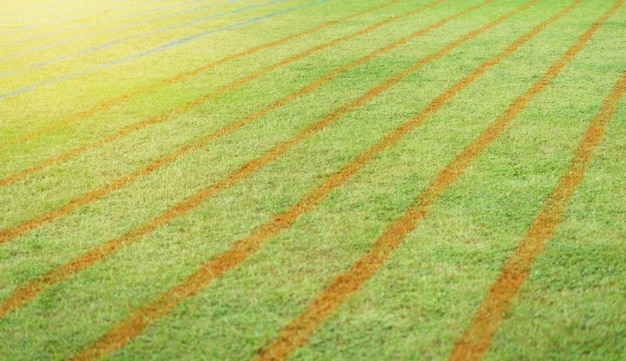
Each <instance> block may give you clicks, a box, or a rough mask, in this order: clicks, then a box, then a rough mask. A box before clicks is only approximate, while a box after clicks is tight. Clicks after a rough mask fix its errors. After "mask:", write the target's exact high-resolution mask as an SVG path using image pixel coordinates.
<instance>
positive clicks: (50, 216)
mask: <svg viewBox="0 0 626 361" xmlns="http://www.w3.org/2000/svg"><path fill="white" fill-rule="evenodd" d="M444 1H446V0H437V1H435V2H432V3H430V4H428V5H425V6H422V7H420V8H417V9H414V10H411V11H409V12H407V13H404V14H401V15H396V16H393V17H390V18H387V19H386V20H384V21H382V22H379V23H377V24H374V25H372V26H370V27H367V28H365V29H362V30H361V31H371V30H373V29H374V28H379V27H381V26H384V25H387V24H389V23H391V22H393V21H396V20H399V19H401V18H405V17H409V16H413V15H415V14H418V13H420V12H422V11H425V10H427V9H429V8H432V7H434V6H436V5H438V4H440V3H442V2H444ZM466 12H467V10H463V11H461V12H459V13H457V14H455V15H452V16H450V17H448V18H446V19H443V20H440V21H438V22H437V23H435V24H433V25H430V26H428V27H427V28H425V29H422V30H419V31H416V32H414V33H413V34H411V35H408V36H406V37H404V38H401V39H399V40H397V41H395V42H393V43H391V44H389V45H387V46H384V47H382V48H380V49H378V50H375V51H373V52H372V53H370V54H368V55H366V56H363V57H361V58H359V59H357V60H354V61H352V62H350V63H349V64H347V65H344V66H341V67H339V68H337V69H335V70H333V71H331V72H329V73H327V74H325V75H323V76H321V77H320V78H318V79H316V80H314V81H313V82H311V83H309V84H307V85H306V86H304V87H303V88H301V89H299V90H297V91H295V92H293V93H291V94H288V95H286V96H284V97H282V98H280V99H278V100H275V101H273V102H272V103H270V104H269V105H267V106H265V107H262V108H261V109H259V110H257V111H255V112H253V113H252V114H250V115H248V116H247V117H245V118H242V119H240V120H238V121H235V122H233V123H230V124H227V125H225V126H223V127H221V128H219V129H217V130H215V131H214V132H212V133H210V134H207V135H205V136H202V137H199V138H196V139H195V140H193V141H192V142H190V143H188V144H185V145H183V146H182V147H181V148H179V149H178V150H177V151H175V152H172V153H170V154H168V155H166V156H164V157H161V158H159V159H157V160H155V161H153V162H151V163H149V164H147V165H145V166H144V167H142V168H140V169H138V170H136V171H134V172H132V173H130V174H126V175H124V176H121V177H119V178H117V179H116V180H114V181H113V182H110V183H108V184H106V185H104V186H102V187H100V188H97V189H94V190H92V191H89V192H87V193H85V194H83V195H82V196H79V197H76V198H74V199H72V200H70V201H68V202H67V203H66V204H65V205H63V206H61V207H59V208H57V209H55V210H51V211H49V212H46V213H44V214H41V215H39V216H36V217H34V218H31V219H29V220H27V221H24V222H22V223H20V224H18V225H16V226H14V227H10V228H5V229H2V230H0V246H1V245H3V244H5V243H7V242H9V241H11V240H12V239H14V238H16V237H18V236H20V235H22V234H24V233H26V232H28V231H31V230H33V229H35V228H37V227H40V226H42V225H44V224H47V223H49V222H51V221H53V220H54V219H56V218H58V217H60V216H63V215H66V214H69V213H71V212H73V211H74V210H76V209H78V208H79V207H81V206H83V205H85V204H88V203H91V202H94V201H96V200H98V199H100V198H102V197H104V196H105V195H107V194H109V193H111V192H113V191H115V190H118V189H120V188H122V187H124V186H126V185H128V184H130V183H132V182H134V181H136V180H137V179H138V178H140V177H144V176H147V175H149V174H150V173H152V172H154V171H156V170H158V169H159V168H161V167H163V166H165V165H167V164H170V163H172V162H175V161H176V160H177V159H178V158H179V157H181V156H183V155H185V154H188V153H191V152H193V151H195V150H197V149H200V148H202V147H204V146H206V145H207V144H208V143H209V142H210V141H211V140H214V139H217V138H219V137H223V136H226V135H228V134H230V133H232V132H234V131H235V130H237V129H239V128H241V127H243V126H245V125H247V124H250V123H252V122H254V121H255V120H256V119H258V118H260V117H261V116H263V115H265V114H267V113H268V112H270V111H272V110H273V109H276V108H278V107H282V106H284V105H285V104H287V103H289V102H291V101H292V100H295V99H297V98H299V97H301V96H303V95H305V94H308V93H310V92H312V91H313V90H315V89H317V88H319V87H320V86H322V85H324V84H326V83H327V82H329V81H331V80H332V79H333V78H335V77H336V76H337V75H339V74H341V73H343V72H345V71H347V70H349V69H351V68H354V67H356V66H358V65H360V64H363V63H365V62H366V61H368V60H370V59H373V58H375V57H377V56H379V55H381V54H383V53H385V52H387V51H390V50H392V49H394V48H396V47H398V46H400V45H401V44H404V43H407V42H409V41H410V40H413V39H415V38H417V37H420V36H423V35H425V34H427V33H429V32H431V31H433V30H435V29H437V28H439V27H441V26H443V25H445V24H446V23H447V22H449V21H451V20H453V19H455V18H457V17H459V16H461V15H463V14H465V13H466ZM355 34H357V33H354V34H352V35H355ZM352 35H348V36H352ZM341 39H342V38H338V39H335V40H334V41H339V40H341Z"/></svg>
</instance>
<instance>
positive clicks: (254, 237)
mask: <svg viewBox="0 0 626 361" xmlns="http://www.w3.org/2000/svg"><path fill="white" fill-rule="evenodd" d="M579 1H580V0H578V1H576V2H579ZM532 3H534V1H533V2H530V3H529V4H528V5H527V6H524V7H523V8H527V7H528V6H530V4H532ZM523 8H519V9H517V10H515V11H514V12H512V13H510V14H508V15H506V16H507V17H508V16H512V15H513V14H514V13H515V12H518V11H521V10H522V9H523ZM499 22H500V21H499V20H497V21H496V22H494V23H492V24H494V25H495V24H496V23H499ZM487 28H489V26H486V27H484V29H485V30H486V29H487ZM537 31H538V30H537ZM517 47H519V45H518V46H517ZM470 82H471V81H466V82H463V83H464V84H465V86H467V85H469V83H470ZM462 88H463V87H460V88H455V89H456V92H459V91H461V89H462ZM453 95H454V94H453V93H449V94H447V97H446V96H443V95H442V96H440V97H439V98H438V99H437V100H435V101H433V103H432V104H431V106H429V107H427V108H425V109H424V110H423V111H422V113H421V114H422V115H421V116H420V118H421V120H419V119H417V118H416V119H413V120H411V121H408V122H407V123H405V124H403V125H401V126H399V127H398V128H397V129H396V130H395V131H394V132H392V133H390V134H388V135H387V136H385V137H384V138H383V139H382V140H381V141H380V142H378V143H377V144H376V145H374V146H372V147H371V148H370V149H368V150H367V151H365V152H364V153H362V154H361V155H359V156H358V157H357V158H356V159H355V160H354V161H352V162H351V163H350V164H348V165H346V166H345V167H344V168H343V169H342V170H341V171H340V172H338V173H336V174H334V175H333V176H331V177H330V178H328V179H327V180H326V181H325V182H324V183H323V184H322V185H320V186H319V187H317V188H315V189H313V190H312V191H310V192H309V193H308V194H307V195H305V196H304V197H303V198H302V199H301V200H300V201H299V202H298V203H297V204H295V205H294V206H292V207H291V208H290V209H288V210H286V211H284V212H282V213H281V214H279V215H277V216H275V217H274V218H273V219H272V220H271V221H270V222H268V223H266V224H264V225H262V226H260V227H258V228H257V229H256V231H254V232H253V233H252V234H251V235H250V236H248V237H246V238H244V239H241V240H239V241H238V242H237V243H235V245H234V246H233V247H232V248H231V249H230V250H229V251H227V252H225V253H223V254H221V255H220V256H218V257H217V258H216V259H214V260H212V261H210V262H209V263H207V264H205V265H204V266H202V267H201V268H200V269H198V270H197V271H196V272H195V273H194V274H193V275H191V276H190V277H189V278H188V279H187V280H185V281H184V282H182V283H180V284H178V285H176V286H175V287H173V288H172V289H170V290H169V291H168V292H166V293H165V294H163V295H162V296H160V297H159V298H158V299H157V300H155V301H154V302H153V303H151V304H149V305H147V306H145V307H144V308H142V309H140V310H138V311H136V312H134V313H133V314H131V315H129V316H128V317H127V318H126V319H125V320H124V321H122V322H121V323H120V324H119V325H118V326H116V327H115V328H113V329H111V330H110V331H109V332H107V333H106V334H105V335H104V336H103V337H102V338H101V339H100V340H99V341H98V342H96V343H95V344H93V345H92V346H90V347H88V348H87V349H85V350H83V351H82V352H81V353H80V354H78V355H77V356H76V357H74V358H73V360H88V359H94V358H99V357H102V356H103V355H106V354H108V353H111V352H114V351H115V350H118V349H120V348H121V347H123V346H124V345H125V344H126V343H127V342H128V341H130V340H132V339H134V338H136V337H137V336H138V335H140V334H141V333H142V332H143V331H144V330H145V329H146V328H147V327H148V326H149V325H150V324H151V323H153V322H154V321H155V320H157V319H159V318H161V317H163V316H165V315H167V314H168V313H169V312H171V311H172V310H173V309H174V308H175V307H176V306H177V305H178V304H179V303H181V302H183V301H184V300H185V299H187V298H189V297H192V296H193V295H195V294H196V293H197V292H198V291H199V290H200V289H202V288H203V287H205V286H206V285H207V284H209V283H210V282H212V281H213V280H214V279H216V278H217V277H219V276H220V275H221V274H222V273H224V272H226V271H228V270H229V269H231V268H234V267H236V266H237V265H239V264H240V263H241V262H243V261H244V260H245V259H246V258H247V257H248V256H250V255H251V254H253V253H255V252H257V251H258V250H259V249H260V248H261V247H262V246H263V245H264V244H265V243H266V242H267V241H268V240H269V239H270V238H272V237H273V236H275V235H276V234H278V233H279V232H280V231H282V230H283V229H286V228H288V227H289V226H290V225H291V224H292V223H293V222H294V221H295V220H296V219H297V218H298V217H299V216H300V215H302V214H304V213H306V212H308V211H309V210H311V209H312V208H313V207H315V206H316V205H317V204H319V202H320V201H321V200H322V199H323V198H324V197H326V195H328V194H329V193H330V192H331V191H332V190H333V189H335V188H337V187H338V186H340V185H341V184H343V183H345V182H346V181H347V180H348V179H349V178H350V177H351V176H352V175H354V174H355V173H356V172H358V171H359V170H360V169H361V168H362V167H364V166H365V165H366V164H367V163H369V162H370V161H371V160H372V159H373V158H374V157H375V156H376V154H378V153H380V152H382V151H383V150H384V149H386V148H388V147H389V146H391V145H392V144H393V143H395V142H396V141H397V140H399V139H400V138H401V137H402V136H404V135H405V134H406V133H408V132H410V131H411V130H412V129H415V128H416V127H417V126H419V124H420V123H421V122H422V120H423V118H425V117H427V116H428V115H430V114H432V113H433V112H436V111H437V110H438V109H439V108H440V107H441V106H443V104H444V103H445V101H446V100H447V99H449V98H450V97H452V96H453Z"/></svg>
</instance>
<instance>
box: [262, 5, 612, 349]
mask: <svg viewBox="0 0 626 361" xmlns="http://www.w3.org/2000/svg"><path fill="white" fill-rule="evenodd" d="M622 2H623V0H622ZM620 5H621V4H620ZM616 9H617V8H614V10H616ZM606 18H608V17H603V18H602V19H601V20H600V23H602V22H604V21H605V20H606ZM598 27H599V24H594V26H593V27H592V29H590V30H589V31H587V32H585V33H584V34H583V35H582V36H581V37H580V38H579V39H578V41H577V42H576V43H575V44H574V45H573V46H572V47H571V48H570V49H569V50H568V52H567V53H566V54H565V55H563V56H562V57H561V58H560V59H559V60H557V62H556V63H554V64H553V65H552V66H551V67H550V68H549V69H548V71H547V72H546V73H545V74H544V76H543V77H542V79H540V80H539V81H538V82H537V83H535V84H534V85H533V86H532V87H531V88H530V89H529V90H528V91H527V92H526V93H525V94H524V95H522V96H520V97H519V98H517V99H516V100H515V101H514V102H513V103H512V104H511V105H510V106H509V107H508V109H507V110H506V111H505V112H504V113H503V114H502V115H501V116H500V117H499V118H498V119H497V120H496V122H495V123H493V124H492V126H490V127H489V128H488V129H487V130H486V131H485V132H484V133H482V134H481V136H479V137H478V138H477V139H475V140H474V142H473V143H472V144H470V146H468V147H467V148H465V150H464V151H463V152H462V153H461V154H459V155H458V156H457V157H456V158H455V159H454V160H453V161H452V162H451V163H450V164H448V165H447V166H446V168H444V169H443V170H442V171H441V172H440V173H439V174H438V176H437V178H435V180H434V181H433V182H432V183H430V184H429V185H428V186H427V187H426V188H425V189H424V190H423V191H422V192H421V193H420V195H419V196H418V198H417V200H416V202H414V203H413V204H412V205H411V206H410V207H409V209H408V210H407V211H406V212H405V213H404V214H403V215H402V216H401V217H400V218H398V219H397V220H396V221H395V222H394V223H392V224H391V225H390V226H389V227H387V228H386V229H385V231H384V232H383V234H382V235H381V237H380V238H379V239H378V240H377V241H376V243H375V244H374V246H373V247H372V248H371V249H370V250H369V251H368V252H367V253H366V254H364V255H363V256H362V257H361V258H360V259H359V260H358V261H357V262H355V263H354V264H353V266H352V268H351V269H350V270H348V271H347V272H345V273H343V274H341V275H338V276H337V277H335V279H334V280H333V281H332V282H331V284H330V285H329V286H328V287H327V288H326V289H324V290H323V291H322V292H321V293H320V294H319V295H318V297H317V298H316V299H315V300H314V301H313V302H312V303H311V304H310V305H309V306H308V307H307V309H306V310H305V311H304V312H302V313H301V314H300V315H299V316H298V317H297V318H296V319H294V320H293V321H292V322H290V323H289V324H288V325H287V326H286V327H285V328H284V329H283V330H282V331H281V332H280V333H279V335H278V336H277V338H276V339H275V340H274V341H273V342H272V343H271V344H270V345H269V346H268V347H267V348H265V349H264V350H262V351H261V352H260V353H259V354H258V356H257V358H256V360H284V359H286V358H287V357H288V356H289V355H290V354H291V352H293V351H294V350H295V349H296V348H298V347H302V346H304V345H305V344H306V342H307V340H308V338H309V335H310V334H311V332H313V331H314V330H315V329H317V328H318V327H319V326H320V325H321V323H322V322H323V321H324V320H325V319H326V318H327V317H328V316H330V315H331V314H332V313H333V312H334V311H335V310H336V309H337V307H339V305H340V304H341V303H342V302H343V301H345V300H346V299H347V298H348V297H349V296H350V295H351V294H352V293H353V292H355V291H356V290H358V288H359V287H361V285H363V283H365V282H366V281H367V280H368V279H370V278H371V277H372V276H373V275H374V273H376V272H377V271H378V269H379V268H380V267H381V266H382V265H383V264H384V262H385V261H386V260H387V259H388V258H389V256H390V255H391V253H392V252H393V251H394V250H395V249H396V248H397V247H398V246H399V245H400V244H402V242H403V240H404V237H405V236H406V235H407V234H408V233H409V232H411V231H412V230H413V229H414V228H415V226H416V225H417V223H418V222H419V221H420V220H421V219H422V218H424V216H425V215H426V214H427V213H428V210H429V209H430V206H431V205H432V204H433V202H434V201H436V199H437V198H438V197H439V195H440V194H441V193H442V192H443V191H444V190H445V189H446V188H447V187H448V186H449V185H450V184H452V183H453V182H454V181H455V180H456V179H457V178H458V177H459V176H460V175H461V174H462V172H463V171H464V170H465V169H466V168H467V166H468V165H469V164H470V162H471V161H472V160H473V159H475V158H477V157H478V156H479V155H480V153H481V152H482V150H483V149H485V147H486V146H487V145H489V144H490V143H491V141H493V140H494V139H495V138H496V137H497V135H498V134H499V133H500V132H501V131H502V130H503V129H504V127H505V126H506V125H507V124H508V123H509V122H510V121H511V120H513V119H514V117H515V116H516V115H517V114H519V112H521V110H522V109H523V108H524V107H525V105H526V104H528V102H529V101H530V100H532V98H533V97H534V95H536V94H537V93H538V92H540V91H541V90H543V89H544V88H545V87H546V85H547V84H548V83H549V82H550V81H551V80H552V79H554V77H556V75H557V74H558V73H559V72H560V70H561V69H562V68H563V67H564V66H565V64H567V63H568V62H569V61H570V60H571V59H572V58H573V57H574V56H575V55H576V53H578V51H579V50H580V49H581V48H582V46H583V45H584V44H585V43H586V42H587V41H588V40H589V39H590V37H591V35H593V33H594V32H595V30H596V29H597V28H598Z"/></svg>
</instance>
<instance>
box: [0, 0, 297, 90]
mask: <svg viewBox="0 0 626 361" xmlns="http://www.w3.org/2000/svg"><path fill="white" fill-rule="evenodd" d="M285 1H288V0H270V1H267V2H264V3H260V4H253V5H249V6H244V7H241V8H238V9H235V10H231V11H227V12H223V13H219V14H213V15H208V16H204V17H201V18H198V19H195V20H191V21H188V22H186V23H184V24H176V25H172V26H168V27H166V28H161V29H156V30H151V31H146V32H143V33H139V34H135V35H131V36H127V37H125V38H119V39H115V40H111V41H109V42H107V43H104V44H100V45H97V46H93V47H90V48H87V49H83V50H80V51H78V52H76V53H73V54H65V55H60V56H57V57H55V58H52V59H48V60H44V61H42V62H39V63H35V64H31V65H28V66H26V67H24V68H20V69H13V70H9V71H5V72H3V73H0V78H4V77H6V76H9V75H13V74H18V73H22V72H25V71H30V70H34V69H38V68H41V67H43V66H47V65H51V64H54V63H57V62H59V61H63V60H67V59H73V58H75V57H78V56H81V55H86V54H90V53H94V52H97V51H101V50H105V49H108V48H110V47H112V46H115V45H118V44H122V43H125V42H127V41H131V40H135V39H139V38H142V37H146V36H150V35H154V34H158V33H163V32H166V31H170V30H173V29H178V28H184V27H188V26H191V25H194V24H197V23H199V22H204V21H209V20H211V19H215V18H220V17H224V16H229V15H234V14H239V13H242V12H244V11H248V10H253V9H257V8H260V7H264V6H270V5H275V4H279V3H282V2H285Z"/></svg>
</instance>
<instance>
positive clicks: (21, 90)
mask: <svg viewBox="0 0 626 361" xmlns="http://www.w3.org/2000/svg"><path fill="white" fill-rule="evenodd" d="M325 2H328V0H317V1H313V2H310V3H306V4H302V5H298V6H294V7H291V8H287V9H283V10H279V11H276V12H273V13H270V14H267V15H264V16H260V17H256V18H253V19H249V20H245V21H242V22H239V23H236V24H232V25H228V26H225V27H223V28H219V29H214V30H209V31H205V32H202V33H198V34H195V35H191V36H188V37H185V38H182V39H178V40H175V41H172V42H169V43H167V44H164V45H161V46H158V47H156V48H153V49H150V50H146V51H142V52H140V53H137V54H135V55H131V56H128V57H126V58H121V59H118V60H113V61H110V62H108V63H104V64H100V65H97V66H94V67H91V68H87V69H84V70H82V71H79V72H76V73H72V74H67V75H64V76H60V77H57V78H53V79H48V80H45V81H42V82H38V83H35V84H32V85H29V86H25V87H22V88H19V89H16V90H13V91H10V92H7V93H3V94H0V99H5V98H9V97H14V96H16V95H20V94H23V93H26V92H29V91H31V90H34V89H37V88H41V87H43V86H46V85H51V84H55V83H58V82H61V81H64V80H69V79H73V78H76V77H78V76H81V75H84V74H88V73H91V72H94V71H97V70H101V69H104V68H108V67H110V66H113V65H117V64H121V63H125V62H127V61H130V60H134V59H137V58H140V57H142V56H146V55H149V54H154V53H156V52H159V51H162V50H165V49H168V48H171V47H173V46H176V45H180V44H184V43H187V42H189V41H191V40H194V39H197V38H199V37H203V36H207V35H210V34H213V33H217V32H223V31H228V30H231V29H234V28H237V27H240V26H243V25H247V24H251V23H255V22H257V21H261V20H266V19H269V18H272V17H274V16H278V15H281V14H285V13H288V12H292V11H296V10H300V9H303V8H306V7H310V6H313V5H318V4H321V3H325Z"/></svg>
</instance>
